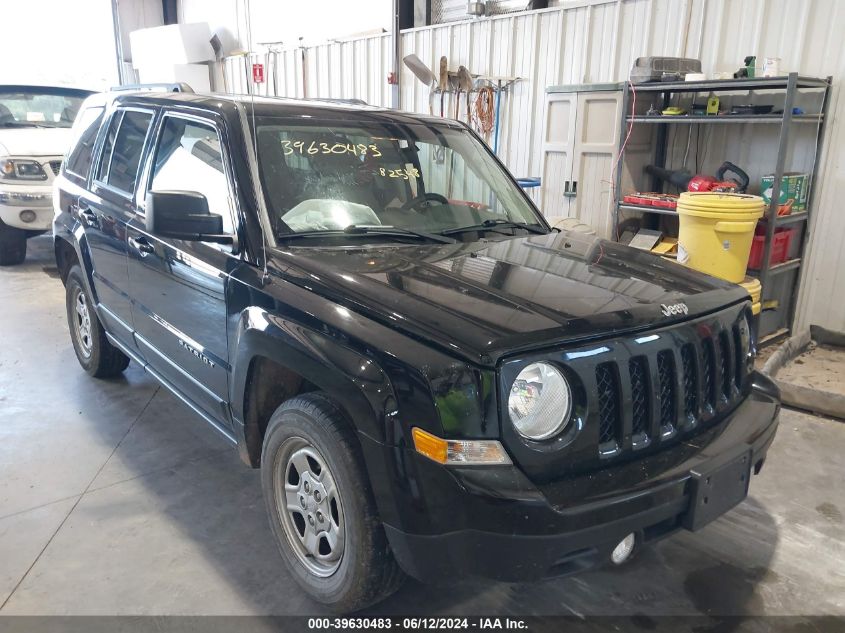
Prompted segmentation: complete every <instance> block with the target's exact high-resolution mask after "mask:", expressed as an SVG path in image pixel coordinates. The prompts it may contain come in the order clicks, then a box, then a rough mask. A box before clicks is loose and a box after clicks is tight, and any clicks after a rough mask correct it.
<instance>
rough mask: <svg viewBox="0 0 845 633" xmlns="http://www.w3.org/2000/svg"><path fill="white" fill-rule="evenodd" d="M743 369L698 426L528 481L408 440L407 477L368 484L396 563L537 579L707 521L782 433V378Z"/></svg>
mask: <svg viewBox="0 0 845 633" xmlns="http://www.w3.org/2000/svg"><path fill="white" fill-rule="evenodd" d="M749 378H750V379H751V380H752V385H753V386H752V390H751V394H750V395H749V396H748V397H747V398H746V399H745V400H744V401H742V402H741V403H740V404H739V405H738V406H737V407H736V408H735V409H734V410H733V411H732V412H731V413H730V414H728V415H727V416H726V417H725V418H724V419H723V420H721V421H720V422H719V423H717V424H714V425H713V426H712V427H711V428H709V429H707V430H705V431H703V432H701V433H699V434H698V435H696V436H694V437H691V438H689V439H688V440H686V441H682V442H679V443H677V444H675V445H673V446H672V447H671V448H667V449H665V450H664V451H662V452H657V453H653V454H651V455H649V456H646V457H642V458H641V459H638V460H635V461H628V462H626V463H623V464H620V465H618V466H615V467H613V468H612V469H606V470H602V471H598V472H591V473H586V474H581V475H578V476H573V477H571V478H567V479H564V480H560V481H556V482H553V483H549V484H540V485H534V484H532V483H531V482H530V481H529V480H528V479H527V478H526V477H525V476H524V475H523V474H522V472H521V471H520V470H519V469H518V468H517V467H516V466H497V467H489V468H454V467H453V468H448V467H445V466H442V465H440V464H437V463H435V462H434V461H431V460H429V459H428V458H426V457H423V456H422V455H419V454H417V453H415V452H414V451H412V450H411V449H405V450H404V451H403V453H402V458H401V461H403V462H404V463H405V464H406V465H408V470H409V471H410V472H413V473H414V476H413V477H412V478H411V479H412V480H413V481H411V482H408V481H404V482H403V481H402V479H403V478H401V477H393V478H392V483H383V484H381V485H379V484H377V483H376V484H374V488H375V490H376V496H377V499H378V500H379V506H380V508H383V512H382V518H383V519H384V521H385V525H384V527H385V530H386V532H387V536H388V539H389V541H390V545H391V547H392V549H393V552H394V554H395V556H396V558H397V560H398V561H399V563H400V564H401V566H402V568H403V569H404V570H405V571H406V572H407V573H409V574H410V575H412V576H414V577H416V578H418V579H420V580H423V581H436V580H440V581H442V580H443V579H445V578H456V577H462V576H483V577H488V578H493V579H498V580H504V581H524V580H536V579H540V578H546V577H552V576H559V575H565V574H570V573H574V572H577V571H581V570H584V569H587V568H589V567H592V566H595V565H597V564H600V563H602V562H604V561H606V560H608V559H609V557H610V553H611V552H612V551H613V549H614V547H615V546H616V545H617V544H619V543H620V541H621V540H622V539H624V538H625V537H626V536H627V535H629V534H631V533H633V534H634V535H635V537H636V547H640V546H642V545H643V544H645V543H648V542H651V541H654V540H656V539H658V538H661V537H664V536H666V535H668V534H670V533H672V532H674V531H675V530H678V529H682V528H686V529H692V530H696V529H698V528H700V527H702V526H703V525H704V524H706V523H708V522H709V521H711V520H713V519H715V518H717V517H718V516H721V515H722V514H724V513H725V512H727V511H728V510H729V509H730V508H732V507H733V506H735V505H736V504H737V503H739V502H740V501H741V500H742V499H743V498H744V497H745V495H746V493H747V489H748V479H749V476H750V474H751V473H752V472H753V473H755V474H756V473H757V472H759V470H760V468H761V467H762V465H763V461H764V460H765V458H766V453H767V451H768V448H769V445H770V444H771V442H772V440H773V439H774V436H775V432H776V430H777V418H778V413H779V411H780V401H779V395H778V390H777V387H776V386H775V385H774V384H773V383H772V382H771V381H770V380H769V379H768V378H766V377H765V376H763V375H762V374H759V373H756V372H754V373H752V374H751V376H750V377H749ZM362 443H363V445H364V450H365V453H367V454H368V455H373V456H375V455H374V452H378V453H381V456H382V457H385V456H387V455H394V456H395V455H396V453H394V452H393V451H396V450H397V449H395V448H390V447H386V446H384V445H381V444H378V443H377V442H374V441H373V440H371V439H369V438H366V437H362ZM394 458H395V457H394ZM397 472H402V469H401V468H399V469H398V470H397ZM379 479H380V480H381V481H382V482H384V481H385V480H386V479H391V478H389V477H384V478H379ZM388 487H392V490H388ZM386 494H387V495H391V499H390V500H386V499H385V497H384V495H386ZM394 495H401V497H402V498H404V500H405V501H403V502H399V501H397V497H396V496H394Z"/></svg>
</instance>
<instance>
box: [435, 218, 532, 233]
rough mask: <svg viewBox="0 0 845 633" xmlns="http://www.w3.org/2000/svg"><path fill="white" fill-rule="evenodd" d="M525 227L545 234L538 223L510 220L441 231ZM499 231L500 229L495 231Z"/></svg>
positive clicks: (453, 231)
mask: <svg viewBox="0 0 845 633" xmlns="http://www.w3.org/2000/svg"><path fill="white" fill-rule="evenodd" d="M511 228H513V229H525V230H526V231H529V232H531V233H537V234H542V235H545V234H546V230H545V229H544V228H543V227H542V226H541V225H539V224H528V223H526V222H511V221H510V220H499V219H496V220H484V222H482V223H481V224H474V225H473V226H462V227H460V228H457V229H447V230H445V231H443V232H442V233H443V235H454V234H456V233H466V232H469V231H484V230H485V229H487V230H492V231H496V229H511ZM496 232H497V233H500V232H501V231H496Z"/></svg>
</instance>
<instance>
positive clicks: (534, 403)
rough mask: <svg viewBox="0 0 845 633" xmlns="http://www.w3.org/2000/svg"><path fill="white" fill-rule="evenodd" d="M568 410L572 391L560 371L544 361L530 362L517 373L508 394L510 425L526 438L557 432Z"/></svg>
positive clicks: (542, 436) (550, 435)
mask: <svg viewBox="0 0 845 633" xmlns="http://www.w3.org/2000/svg"><path fill="white" fill-rule="evenodd" d="M571 412H572V391H571V390H570V389H569V383H567V382H566V378H564V377H563V374H562V373H561V372H560V371H559V370H558V369H556V368H555V367H553V366H552V365H549V364H548V363H531V364H530V365H528V366H527V367H526V368H525V369H523V370H522V371H521V372H519V375H517V377H516V380H514V381H513V385H511V392H510V395H509V396H508V413H510V418H511V422H512V423H513V425H514V428H516V430H517V431H518V432H519V434H520V435H522V436H523V437H527V438H528V439H530V440H545V439H548V438H550V437H552V436H553V435H556V434H557V433H560V432H561V431H562V430H563V428H564V427H565V426H566V424H567V422H569V414H570V413H571Z"/></svg>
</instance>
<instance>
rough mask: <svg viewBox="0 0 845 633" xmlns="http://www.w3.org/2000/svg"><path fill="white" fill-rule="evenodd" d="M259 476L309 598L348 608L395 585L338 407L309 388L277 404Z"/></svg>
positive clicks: (396, 575)
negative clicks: (304, 392)
mask: <svg viewBox="0 0 845 633" xmlns="http://www.w3.org/2000/svg"><path fill="white" fill-rule="evenodd" d="M261 482H262V487H263V490H264V500H265V502H266V504H267V509H268V512H269V515H270V525H271V527H272V529H273V532H274V534H275V536H276V542H277V544H278V546H279V550H280V551H281V553H282V557H283V559H284V560H285V563H286V564H287V567H288V568H289V569H290V571H291V573H292V574H293V576H294V579H295V580H296V581H297V582H298V583H299V585H300V586H301V587H302V588H303V589H304V590H305V591H306V592H307V593H308V594H309V595H310V596H311V597H312V598H314V599H315V600H317V601H319V602H322V603H323V604H326V605H329V606H330V607H331V608H332V609H334V610H335V611H338V612H349V611H356V610H358V609H362V608H364V607H366V606H369V605H371V604H374V603H376V602H378V601H380V600H383V599H384V598H386V597H387V596H389V595H390V594H391V593H393V592H394V591H396V589H398V588H399V586H400V585H401V583H402V581H403V580H404V575H403V574H402V572H401V570H400V569H399V567H398V565H397V564H396V561H395V560H394V558H393V555H392V553H391V551H390V547H389V545H388V543H387V537H386V536H385V533H384V528H383V527H382V525H381V522H380V521H379V519H378V515H377V512H376V508H375V501H374V499H373V495H372V492H371V490H370V486H369V482H368V480H367V476H366V472H365V470H364V464H363V459H362V457H361V454H360V448H359V447H358V445H357V440H356V438H355V435H354V432H353V431H352V429H351V428H350V425H349V424H348V422H347V421H346V419H345V418H344V416H343V414H342V413H341V411H340V410H339V409H338V407H337V406H336V405H335V404H334V403H333V402H332V401H331V400H329V399H328V398H327V397H326V396H324V395H323V394H320V393H311V394H306V395H303V396H298V397H296V398H293V399H291V400H288V401H287V402H285V403H284V404H282V405H281V406H280V407H279V408H278V409H277V410H276V412H275V413H274V414H273V417H272V418H271V420H270V423H269V425H268V427H267V433H266V435H265V437H264V448H263V451H262V457H261Z"/></svg>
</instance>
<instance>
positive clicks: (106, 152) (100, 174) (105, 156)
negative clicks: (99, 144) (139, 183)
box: [97, 112, 123, 182]
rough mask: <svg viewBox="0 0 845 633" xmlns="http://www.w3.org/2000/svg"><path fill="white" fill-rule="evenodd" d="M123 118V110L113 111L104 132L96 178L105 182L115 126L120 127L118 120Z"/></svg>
mask: <svg viewBox="0 0 845 633" xmlns="http://www.w3.org/2000/svg"><path fill="white" fill-rule="evenodd" d="M122 118H123V112H115V113H114V115H112V118H111V121H110V122H109V130H108V132H106V140H105V141H104V142H103V152H102V154H101V155H100V168H99V169H98V170H97V180H99V181H100V182H106V176H108V173H109V163H110V162H111V152H112V148H113V147H114V139H115V137H116V136H117V128H119V127H120V120H121V119H122Z"/></svg>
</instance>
